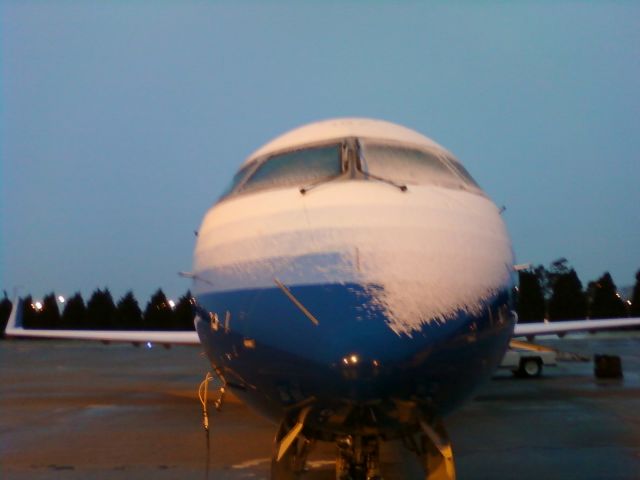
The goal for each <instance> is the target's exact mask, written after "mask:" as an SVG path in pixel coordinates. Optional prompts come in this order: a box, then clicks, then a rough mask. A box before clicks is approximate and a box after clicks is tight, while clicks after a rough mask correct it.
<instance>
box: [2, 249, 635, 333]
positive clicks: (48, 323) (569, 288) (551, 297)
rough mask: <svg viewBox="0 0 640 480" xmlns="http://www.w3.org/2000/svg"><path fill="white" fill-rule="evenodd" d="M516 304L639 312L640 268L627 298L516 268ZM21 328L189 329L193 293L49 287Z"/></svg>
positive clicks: (530, 314)
mask: <svg viewBox="0 0 640 480" xmlns="http://www.w3.org/2000/svg"><path fill="white" fill-rule="evenodd" d="M518 275H519V280H520V282H519V287H518V289H517V294H516V310H517V312H518V318H519V320H518V321H519V322H523V323H524V322H540V321H542V320H544V319H548V320H550V321H554V320H556V321H557V320H580V319H584V318H593V319H596V318H620V317H628V316H631V317H640V270H638V272H637V273H636V283H635V286H634V288H633V294H632V297H631V299H630V300H628V301H625V300H623V299H622V298H621V296H620V294H619V293H618V291H617V287H616V285H615V283H614V282H613V279H612V278H611V275H610V274H609V273H608V272H605V273H604V274H603V275H602V276H601V277H600V278H598V279H597V280H595V281H592V282H589V283H588V284H587V288H586V289H584V288H583V287H582V282H581V281H580V279H579V278H578V274H577V273H576V271H575V270H574V269H573V268H571V267H570V265H569V263H568V261H567V260H566V259H565V258H561V259H558V260H556V261H554V262H552V263H551V265H550V266H549V268H545V267H544V266H542V265H538V266H536V267H531V268H529V269H527V270H523V271H520V272H518ZM22 302H23V320H24V327H25V328H54V329H55V328H58V329H72V330H75V329H94V330H193V329H194V326H193V317H194V311H193V307H194V299H193V297H192V295H191V292H189V291H188V292H187V293H186V294H185V295H183V296H182V297H181V298H180V299H179V300H178V302H177V303H176V304H175V306H174V307H172V306H171V305H170V303H169V300H168V299H167V297H166V296H165V294H164V292H163V291H162V290H161V289H158V290H157V291H156V292H155V293H154V294H153V295H152V296H151V298H150V300H149V302H148V303H147V305H146V307H145V309H144V311H142V310H141V308H140V306H139V304H138V301H137V300H136V298H135V296H134V295H133V292H131V291H129V292H127V293H126V294H125V295H123V297H122V298H120V300H118V302H117V303H115V302H114V301H113V298H112V296H111V293H110V292H109V289H108V288H105V289H102V290H101V289H96V290H95V291H94V292H93V294H92V295H91V297H90V298H89V301H88V302H87V303H86V304H85V302H84V300H83V298H82V296H81V295H80V293H76V294H75V295H73V296H72V297H70V298H68V299H66V300H65V302H64V307H63V309H62V312H61V311H60V309H59V307H58V302H57V300H56V296H55V295H54V294H53V293H50V294H49V295H47V296H45V297H44V299H43V300H42V303H41V305H40V306H38V307H39V308H37V305H36V304H35V303H34V301H33V299H32V297H31V295H29V296H27V297H26V298H24V299H23V300H22ZM11 307H12V305H11V301H10V300H9V298H8V297H7V293H6V292H4V298H3V299H2V300H1V301H0V327H1V329H0V335H1V334H3V333H4V327H5V326H6V324H7V320H8V318H9V315H10V313H11Z"/></svg>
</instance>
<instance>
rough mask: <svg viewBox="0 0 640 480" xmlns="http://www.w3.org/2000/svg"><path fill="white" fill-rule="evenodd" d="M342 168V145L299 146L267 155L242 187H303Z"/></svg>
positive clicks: (254, 188)
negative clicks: (297, 148) (270, 155)
mask: <svg viewBox="0 0 640 480" xmlns="http://www.w3.org/2000/svg"><path fill="white" fill-rule="evenodd" d="M341 171H342V162H341V160H340V145H330V146H325V147H319V148H308V149H304V150H296V151H293V152H287V153H283V154H280V155H274V156H272V157H270V158H268V159H267V160H266V161H265V162H264V163H263V164H262V165H260V166H259V167H258V168H257V169H256V171H255V172H254V173H253V174H252V175H251V176H250V177H249V179H248V180H247V181H246V182H245V184H244V185H243V186H242V188H241V189H240V191H241V192H243V193H245V192H250V191H254V190H261V189H266V188H274V187H301V186H303V185H305V184H309V183H313V182H317V181H319V180H322V179H324V178H330V177H333V176H336V175H339V174H340V172H341Z"/></svg>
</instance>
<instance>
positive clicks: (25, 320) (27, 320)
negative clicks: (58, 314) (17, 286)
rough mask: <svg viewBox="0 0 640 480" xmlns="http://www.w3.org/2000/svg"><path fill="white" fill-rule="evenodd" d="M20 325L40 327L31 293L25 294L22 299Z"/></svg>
mask: <svg viewBox="0 0 640 480" xmlns="http://www.w3.org/2000/svg"><path fill="white" fill-rule="evenodd" d="M22 326H23V327H24V328H40V326H39V325H38V318H37V316H36V308H35V306H34V304H33V298H32V297H31V295H27V296H26V297H24V299H23V300H22Z"/></svg>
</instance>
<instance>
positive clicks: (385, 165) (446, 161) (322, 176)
mask: <svg viewBox="0 0 640 480" xmlns="http://www.w3.org/2000/svg"><path fill="white" fill-rule="evenodd" d="M349 152H351V153H349ZM356 153H357V158H358V161H355V159H356V155H355V154H356ZM345 171H349V172H351V173H350V175H347V176H344V177H343V176H341V174H342V173H343V172H345ZM337 178H343V179H354V180H356V179H370V180H378V181H380V180H382V181H387V182H389V183H391V184H394V185H396V186H398V187H402V188H403V189H405V187H404V186H405V185H438V186H443V187H447V188H465V189H469V188H470V189H471V190H476V189H479V187H478V185H477V184H476V182H475V181H474V180H473V178H471V175H469V173H468V172H467V171H466V170H465V168H464V167H463V166H462V165H460V163H458V161H457V160H456V159H455V158H454V157H452V156H451V155H450V154H447V152H446V151H444V150H437V149H431V148H428V147H419V146H411V145H405V144H396V143H387V142H382V141H379V140H369V139H359V140H358V139H355V138H345V139H342V140H341V141H339V142H337V141H336V143H331V144H324V145H321V146H309V147H306V148H302V149H298V150H289V151H285V152H282V153H276V154H274V155H271V156H268V157H262V158H258V159H257V160H255V161H252V162H250V163H249V164H247V165H245V166H244V167H243V168H242V169H241V170H240V171H239V172H238V173H237V174H236V176H235V177H234V178H233V182H232V184H231V186H230V188H229V189H228V190H227V191H226V192H225V194H224V195H223V197H226V196H234V195H242V194H245V193H251V192H256V191H260V190H267V189H272V188H290V187H297V188H299V189H300V192H301V193H305V191H306V190H307V189H306V187H308V186H316V185H319V184H321V183H323V182H324V181H329V180H332V179H337Z"/></svg>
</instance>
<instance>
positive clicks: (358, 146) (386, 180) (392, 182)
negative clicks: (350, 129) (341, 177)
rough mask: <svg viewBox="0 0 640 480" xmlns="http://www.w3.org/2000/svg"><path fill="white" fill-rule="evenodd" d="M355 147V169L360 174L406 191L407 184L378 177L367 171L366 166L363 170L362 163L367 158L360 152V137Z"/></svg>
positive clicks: (365, 162)
mask: <svg viewBox="0 0 640 480" xmlns="http://www.w3.org/2000/svg"><path fill="white" fill-rule="evenodd" d="M356 149H357V151H358V165H357V169H358V170H359V171H360V173H361V174H362V175H364V178H365V179H368V178H373V179H374V180H378V181H379V182H383V183H388V184H389V185H391V186H393V187H396V188H397V189H399V190H400V191H401V192H406V191H407V190H409V189H408V188H407V186H406V185H404V184H400V183H396V182H394V181H393V180H389V179H388V178H384V177H379V176H378V175H374V174H373V173H370V172H369V171H368V170H369V169H368V168H366V171H365V168H364V165H366V164H367V160H366V158H364V155H363V153H362V145H360V139H357V140H356Z"/></svg>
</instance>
